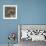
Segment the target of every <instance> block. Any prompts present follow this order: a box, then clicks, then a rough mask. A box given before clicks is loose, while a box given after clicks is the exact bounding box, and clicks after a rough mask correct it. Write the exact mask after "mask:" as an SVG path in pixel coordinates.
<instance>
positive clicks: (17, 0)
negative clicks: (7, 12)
mask: <svg viewBox="0 0 46 46" xmlns="http://www.w3.org/2000/svg"><path fill="white" fill-rule="evenodd" d="M6 4H7V5H8V4H16V5H17V7H18V8H17V16H18V18H17V20H4V19H3V5H6ZM18 24H46V0H1V1H0V44H1V43H8V39H7V36H8V34H9V33H10V32H16V34H17V32H18V30H17V29H18V28H17V25H18ZM17 39H18V38H17ZM17 39H16V43H17V42H18V41H17Z"/></svg>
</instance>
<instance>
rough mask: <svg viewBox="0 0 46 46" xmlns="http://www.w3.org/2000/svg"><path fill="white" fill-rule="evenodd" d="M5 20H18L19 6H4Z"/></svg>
mask: <svg viewBox="0 0 46 46" xmlns="http://www.w3.org/2000/svg"><path fill="white" fill-rule="evenodd" d="M3 19H17V5H3Z"/></svg>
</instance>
